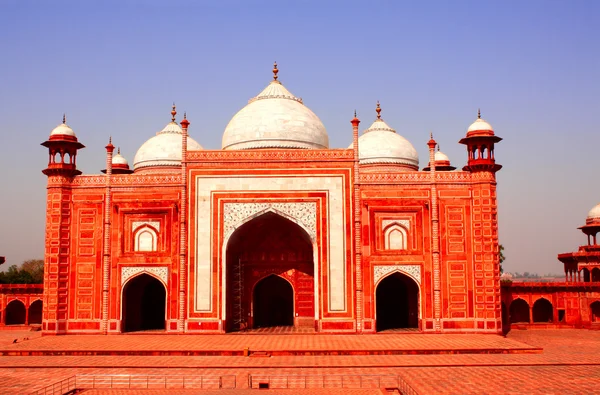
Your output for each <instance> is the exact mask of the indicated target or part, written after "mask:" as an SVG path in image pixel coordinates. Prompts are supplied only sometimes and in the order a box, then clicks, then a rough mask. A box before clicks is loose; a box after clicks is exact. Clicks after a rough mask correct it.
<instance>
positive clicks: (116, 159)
mask: <svg viewBox="0 0 600 395" xmlns="http://www.w3.org/2000/svg"><path fill="white" fill-rule="evenodd" d="M112 164H113V165H125V166H129V163H127V159H125V157H124V156H123V155H121V150H118V151H117V153H116V154H115V155H113V158H112Z"/></svg>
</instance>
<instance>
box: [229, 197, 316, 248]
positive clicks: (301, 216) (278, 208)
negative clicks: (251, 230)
mask: <svg viewBox="0 0 600 395" xmlns="http://www.w3.org/2000/svg"><path fill="white" fill-rule="evenodd" d="M267 211H273V212H279V213H282V214H285V215H286V216H289V217H291V218H293V219H295V220H296V221H297V222H299V223H300V224H302V225H303V226H304V228H305V229H306V230H307V231H308V235H309V236H310V239H311V240H312V241H314V240H315V239H316V237H317V203H315V202H296V203H225V204H224V205H223V230H224V233H225V234H226V235H230V234H231V233H233V231H234V230H235V228H237V227H238V226H240V225H241V224H242V223H243V222H246V220H247V219H248V218H253V217H257V216H259V215H262V214H264V213H265V212H267Z"/></svg>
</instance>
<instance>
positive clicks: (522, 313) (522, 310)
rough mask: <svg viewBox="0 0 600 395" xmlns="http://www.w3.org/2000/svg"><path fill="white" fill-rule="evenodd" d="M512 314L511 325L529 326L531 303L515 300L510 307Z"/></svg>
mask: <svg viewBox="0 0 600 395" xmlns="http://www.w3.org/2000/svg"><path fill="white" fill-rule="evenodd" d="M509 314H510V323H511V324H517V323H527V324H529V321H530V315H529V303H527V302H526V301H524V300H523V299H521V298H519V299H515V300H513V301H512V302H511V304H510V307H509Z"/></svg>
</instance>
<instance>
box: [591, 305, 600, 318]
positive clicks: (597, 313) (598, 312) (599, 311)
mask: <svg viewBox="0 0 600 395" xmlns="http://www.w3.org/2000/svg"><path fill="white" fill-rule="evenodd" d="M590 310H592V317H591V318H592V322H600V302H599V301H595V302H594V303H592V304H591V305H590Z"/></svg>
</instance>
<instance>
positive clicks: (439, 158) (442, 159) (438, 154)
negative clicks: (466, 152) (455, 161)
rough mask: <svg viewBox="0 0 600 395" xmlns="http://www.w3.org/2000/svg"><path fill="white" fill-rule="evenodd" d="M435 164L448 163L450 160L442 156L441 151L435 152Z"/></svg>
mask: <svg viewBox="0 0 600 395" xmlns="http://www.w3.org/2000/svg"><path fill="white" fill-rule="evenodd" d="M434 159H435V161H436V162H450V158H448V155H446V154H444V153H443V152H442V151H439V150H438V151H436V152H435V157H434Z"/></svg>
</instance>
